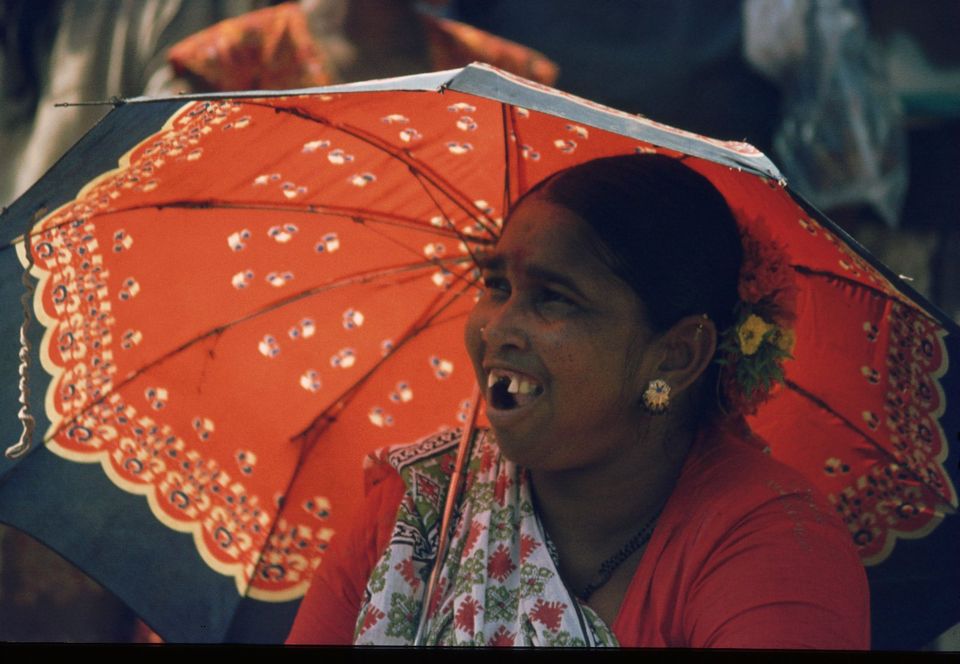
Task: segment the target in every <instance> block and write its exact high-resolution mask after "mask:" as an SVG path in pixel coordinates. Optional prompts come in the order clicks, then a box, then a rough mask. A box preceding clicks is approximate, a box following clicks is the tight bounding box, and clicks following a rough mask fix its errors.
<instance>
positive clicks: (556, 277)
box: [524, 265, 588, 299]
mask: <svg viewBox="0 0 960 664" xmlns="http://www.w3.org/2000/svg"><path fill="white" fill-rule="evenodd" d="M524 272H525V273H526V275H527V277H528V278H530V279H533V280H536V281H540V282H544V283H550V284H557V285H559V286H563V287H564V288H566V289H567V290H569V291H570V292H572V293H574V294H575V295H578V296H579V297H581V298H583V299H588V298H587V295H586V294H585V293H584V292H583V291H582V290H581V289H580V288H579V287H578V286H577V284H576V282H574V280H573V279H571V278H570V277H569V276H568V275H567V274H565V273H563V272H557V271H555V270H551V269H549V268H546V267H542V266H540V265H527V266H526V268H525V269H524Z"/></svg>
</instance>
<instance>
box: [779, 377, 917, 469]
mask: <svg viewBox="0 0 960 664" xmlns="http://www.w3.org/2000/svg"><path fill="white" fill-rule="evenodd" d="M784 384H785V385H786V386H787V387H788V388H789V389H791V390H793V391H794V392H795V393H797V394H798V395H800V396H801V397H803V398H805V399H807V400H808V401H810V402H811V403H813V404H814V405H815V406H817V407H818V408H820V409H821V410H824V411H826V412H827V413H829V414H830V415H832V416H834V417H836V418H837V419H838V420H839V421H840V423H841V424H843V425H844V426H845V427H846V428H848V429H850V430H851V431H853V432H854V433H856V434H857V435H859V436H860V437H861V438H863V439H864V440H866V441H867V442H868V443H870V444H871V445H873V446H874V447H875V448H876V449H878V450H880V451H881V452H883V454H885V455H886V456H888V457H889V458H891V459H893V460H894V461H895V462H896V463H897V464H898V465H900V466H901V467H903V468H905V469H906V470H907V471H908V472H909V473H910V474H911V475H913V478H914V480H915V481H917V482H918V483H920V484H924V485H926V482H924V480H923V478H922V477H920V475H918V474H917V473H916V471H914V470H913V469H912V468H910V467H909V466H908V465H905V464H903V463H902V462H901V461H900V460H899V459H897V457H896V456H895V455H894V454H892V453H891V452H890V451H889V450H887V449H885V448H884V447H883V446H882V445H880V444H879V443H877V442H876V441H875V440H874V439H873V438H871V437H870V436H868V435H867V434H866V433H864V432H863V431H861V430H860V429H859V428H858V427H857V426H856V425H855V424H854V423H853V422H851V421H850V420H848V419H847V418H846V417H844V416H843V415H841V414H840V413H839V412H837V411H836V410H834V409H833V408H831V407H830V405H829V404H827V402H825V401H824V400H823V399H821V398H820V397H818V396H816V395H815V394H813V393H811V392H808V391H807V390H805V389H804V388H802V387H800V386H799V385H797V384H796V383H795V382H793V381H792V380H789V379H786V380H784Z"/></svg>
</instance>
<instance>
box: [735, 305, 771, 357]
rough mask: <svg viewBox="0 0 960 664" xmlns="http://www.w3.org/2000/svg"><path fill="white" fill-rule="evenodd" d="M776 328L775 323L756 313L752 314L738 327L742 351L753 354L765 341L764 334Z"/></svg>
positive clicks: (745, 353)
mask: <svg viewBox="0 0 960 664" xmlns="http://www.w3.org/2000/svg"><path fill="white" fill-rule="evenodd" d="M773 328H774V326H773V325H771V324H770V323H768V322H767V321H765V320H763V319H762V318H760V316H758V315H756V314H750V315H749V316H748V317H747V320H745V321H743V323H742V324H741V325H740V327H739V328H737V338H738V339H739V341H740V351H741V352H742V353H743V354H744V355H753V354H754V353H756V352H757V350H758V349H759V348H760V344H761V343H763V335H765V334H766V333H767V332H769V331H770V330H772V329H773Z"/></svg>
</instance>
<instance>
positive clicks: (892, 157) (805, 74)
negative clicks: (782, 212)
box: [743, 0, 907, 227]
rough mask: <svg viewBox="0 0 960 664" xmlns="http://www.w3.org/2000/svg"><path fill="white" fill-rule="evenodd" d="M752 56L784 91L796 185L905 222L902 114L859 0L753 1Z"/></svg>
mask: <svg viewBox="0 0 960 664" xmlns="http://www.w3.org/2000/svg"><path fill="white" fill-rule="evenodd" d="M743 23H744V56H745V58H746V59H747V61H748V62H749V63H750V64H751V65H752V66H753V67H754V68H755V69H756V70H757V71H759V72H760V73H761V74H764V75H765V76H767V77H769V78H770V79H772V80H773V81H774V82H775V83H777V84H778V85H779V87H780V90H781V92H782V94H783V112H782V118H781V122H780V126H779V127H778V129H777V131H776V134H775V136H774V151H775V153H776V157H777V159H778V163H779V165H780V166H781V168H782V169H783V171H784V173H785V174H786V176H787V178H788V180H789V181H790V183H791V185H792V186H793V187H794V188H795V189H796V190H797V191H799V192H800V193H802V194H803V195H804V196H805V197H806V198H807V199H809V200H810V202H811V203H813V204H814V205H816V206H817V207H819V208H820V209H823V210H828V211H829V210H831V209H835V208H840V207H853V206H861V205H868V206H870V207H871V208H872V209H873V210H874V211H875V212H876V213H877V215H878V216H879V217H880V218H881V219H883V220H884V221H885V222H886V223H887V225H889V226H890V227H897V226H898V225H899V215H900V210H901V208H902V206H903V201H904V197H905V195H906V190H907V153H906V149H907V148H906V138H905V131H904V129H903V126H902V111H901V108H900V104H899V100H898V98H897V96H896V94H895V92H894V90H893V88H892V86H891V85H890V82H889V77H888V75H887V72H886V70H885V67H884V61H883V60H882V58H881V57H880V55H879V52H878V51H877V47H876V46H875V44H874V43H873V42H872V41H871V39H870V36H869V34H868V32H867V25H866V19H865V17H864V14H863V10H862V7H861V5H860V4H859V3H858V2H855V1H854V0H745V1H744V4H743Z"/></svg>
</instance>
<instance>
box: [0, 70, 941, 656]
mask: <svg viewBox="0 0 960 664" xmlns="http://www.w3.org/2000/svg"><path fill="white" fill-rule="evenodd" d="M638 151H639V152H659V153H662V154H666V155H670V156H674V157H676V158H682V159H684V160H685V161H686V163H687V164H689V165H690V166H691V167H693V168H695V169H696V170H698V171H700V172H701V173H703V174H704V175H705V176H707V177H708V178H709V179H710V180H711V181H712V182H713V183H714V184H715V185H716V186H717V187H718V188H719V189H720V191H721V192H722V193H723V194H724V195H725V197H726V198H727V200H728V202H729V203H730V205H731V207H732V209H733V210H734V212H735V214H736V216H737V217H738V221H739V223H740V224H741V225H742V226H744V227H745V228H748V229H753V230H756V231H757V232H758V233H761V234H762V235H763V236H766V237H770V238H771V239H773V240H775V241H776V242H778V243H780V244H782V245H783V246H784V247H785V249H786V251H787V253H788V255H789V257H790V264H791V267H792V269H793V271H794V273H795V275H794V276H795V279H796V281H797V284H798V287H799V293H798V322H797V326H796V335H797V339H796V346H795V350H794V357H795V360H794V361H791V362H788V363H787V366H786V379H787V380H786V383H785V386H784V387H783V389H780V390H779V391H778V392H777V393H776V394H775V396H774V397H773V398H772V399H771V400H770V401H769V402H767V403H766V404H765V405H763V406H762V407H761V409H760V410H759V412H758V413H757V414H756V416H754V417H752V418H751V420H750V423H751V425H752V426H753V427H754V429H755V430H756V431H757V432H758V433H760V434H761V435H763V436H764V437H765V438H766V439H767V440H769V441H770V444H771V447H772V454H773V456H774V457H776V458H779V459H781V460H783V461H784V462H786V463H788V464H790V465H793V466H795V467H797V468H799V469H800V470H801V471H803V472H804V473H805V474H806V475H807V476H808V477H810V479H811V480H812V481H813V482H815V483H816V484H817V485H818V486H820V487H821V488H822V489H823V491H824V492H825V493H826V494H827V495H828V496H829V498H830V500H831V501H832V502H833V503H834V504H835V505H836V506H837V510H838V512H839V514H840V516H841V518H842V519H844V521H845V522H846V523H847V525H848V526H849V528H850V531H851V536H852V537H853V538H854V541H855V542H856V544H857V546H858V547H859V549H860V552H861V555H862V558H863V560H864V563H865V564H866V565H868V573H869V575H870V578H871V583H872V593H873V602H874V624H875V632H876V634H875V642H876V643H877V645H886V646H888V647H889V646H900V647H912V646H918V645H922V644H923V643H925V642H926V641H928V640H929V639H930V638H933V637H934V636H936V635H937V634H938V633H939V632H940V631H942V630H943V629H944V628H946V627H948V626H949V625H951V624H953V623H954V622H957V621H958V620H960V599H958V598H957V594H956V592H953V591H951V588H952V589H953V590H954V591H955V589H956V587H957V571H956V569H955V565H954V564H953V562H952V561H953V558H954V556H955V553H956V551H957V543H958V530H960V529H958V528H957V526H956V518H955V517H952V516H947V515H948V514H951V513H952V512H953V511H954V510H955V508H956V506H957V494H956V490H955V487H956V485H957V480H958V478H957V474H958V468H957V464H956V461H955V458H953V457H950V455H949V452H950V440H949V437H948V436H951V435H954V434H955V432H956V431H957V430H958V428H960V417H958V415H960V413H958V408H957V406H956V404H955V403H954V402H952V401H948V397H949V395H955V394H957V393H958V390H957V383H958V376H960V371H958V370H957V369H955V368H952V369H951V367H950V363H949V358H950V356H951V355H953V356H954V357H956V356H957V353H958V350H960V349H958V343H960V342H958V339H960V333H958V329H957V327H956V325H954V324H953V323H952V322H951V321H949V320H948V319H947V318H946V317H945V316H943V315H942V314H940V313H938V312H937V311H936V310H935V309H934V308H933V307H932V306H930V305H929V304H928V303H926V302H925V301H924V300H923V299H922V298H921V297H920V296H918V295H917V294H916V293H914V292H913V291H912V290H911V289H910V288H909V287H908V286H905V285H904V284H903V283H902V282H901V281H900V280H899V279H898V278H897V277H896V276H895V275H893V274H891V273H890V272H889V270H887V269H886V268H885V267H883V266H882V265H880V264H879V263H877V262H876V261H875V260H874V259H872V258H871V257H870V256H869V255H868V254H867V253H866V252H865V251H864V250H863V249H862V248H861V247H860V246H859V245H857V244H856V242H854V241H853V240H852V239H851V238H849V237H848V236H846V234H844V233H843V231H841V230H840V229H838V228H837V227H836V226H835V225H834V224H832V223H831V222H830V221H829V220H827V219H826V218H824V217H823V216H822V215H820V214H819V213H817V212H816V211H815V210H813V209H811V208H810V207H809V206H808V205H806V204H805V203H804V202H803V201H802V199H800V198H799V197H797V196H796V195H795V194H793V193H792V192H791V191H790V190H789V188H788V187H787V186H786V183H785V182H784V181H783V178H782V177H781V176H780V174H779V172H778V171H777V169H776V167H775V166H773V164H771V163H770V162H769V161H768V160H767V159H766V158H765V157H764V156H763V155H762V154H760V153H759V152H757V151H756V150H755V149H753V148H752V147H751V146H749V145H746V144H743V143H729V142H721V141H715V140H711V139H707V138H703V137H699V136H695V135H692V134H689V133H686V132H683V131H680V130H677V129H673V128H670V127H666V126H664V125H660V124H658V123H655V122H652V121H650V120H647V119H644V118H639V117H636V116H632V115H628V114H625V113H621V112H618V111H615V110H613V109H609V108H605V107H601V106H598V105H596V104H593V103H591V102H588V101H585V100H582V99H577V98H574V97H571V96H568V95H565V94H563V93H561V92H558V91H556V90H553V89H550V88H546V87H543V86H539V85H536V84H534V83H531V82H529V81H526V80H524V79H520V78H517V77H514V76H511V75H508V74H506V73H504V72H501V71H498V70H496V69H493V68H491V67H488V66H484V65H471V66H469V67H466V68H464V69H462V70H454V71H449V72H439V73H434V74H425V75H422V76H414V77H404V78H400V79H392V80H385V81H373V82H369V83H360V84H348V85H342V86H333V87H327V88H318V89H311V90H298V91H283V92H277V93H267V92H253V93H237V94H224V95H207V96H194V97H181V98H176V99H161V100H150V99H134V100H129V101H128V102H126V103H123V104H121V105H119V106H118V107H117V108H115V109H114V110H113V111H112V112H111V113H110V114H109V115H108V116H107V117H106V118H105V119H104V121H103V122H101V123H100V124H99V125H97V126H96V127H95V128H94V129H93V130H92V131H91V132H90V133H89V134H88V135H87V136H86V137H85V138H84V139H83V140H82V141H81V142H80V143H79V144H78V145H77V146H76V147H75V148H74V149H73V150H72V151H71V152H69V153H68V154H67V155H66V156H65V157H64V158H63V159H62V160H61V161H60V162H59V163H58V164H57V165H56V166H55V167H54V168H53V169H52V170H51V171H50V173H48V174H47V175H46V176H45V177H44V178H43V179H42V180H41V181H40V182H38V183H37V184H36V185H35V186H34V187H33V188H32V189H31V190H30V191H29V192H28V193H27V194H26V195H24V197H22V198H21V199H20V200H18V201H17V202H16V203H15V204H14V205H13V206H11V208H10V209H8V210H6V211H5V212H4V213H3V216H2V217H0V233H2V235H0V275H2V280H0V301H2V303H3V304H2V306H3V311H4V315H3V317H2V325H3V326H4V327H3V336H2V339H3V341H2V342H0V343H2V344H3V352H4V353H5V355H4V359H3V361H4V363H5V364H6V365H7V366H13V365H15V364H16V355H17V352H18V349H19V345H18V344H17V339H18V336H17V335H18V332H17V330H18V328H19V326H20V318H19V314H20V308H19V306H18V304H17V298H18V297H19V290H20V289H19V280H20V276H21V274H22V272H23V271H24V270H25V269H26V270H28V271H29V274H30V279H29V281H30V282H31V285H35V288H36V293H35V296H34V297H33V298H32V301H30V302H29V303H28V306H27V307H26V308H27V310H28V313H29V314H30V315H31V317H32V318H33V319H34V323H33V324H32V326H31V328H30V329H29V330H28V333H27V338H28V340H31V341H32V345H31V350H30V352H29V353H28V354H29V356H30V359H31V362H30V367H29V369H27V370H26V373H27V375H28V378H29V379H30V382H31V385H32V387H33V398H32V399H31V400H30V401H31V405H32V409H33V412H34V413H35V415H36V416H37V418H38V423H37V427H36V437H37V443H38V444H36V445H35V446H34V448H33V449H32V450H31V451H30V452H29V453H28V454H25V455H21V456H20V457H19V458H17V459H10V460H5V461H3V462H2V464H0V519H2V520H3V521H5V522H7V523H10V524H12V525H14V526H16V527H18V528H21V529H23V530H25V531H27V532H29V533H31V534H33V535H34V536H36V537H38V538H39V539H40V540H42V541H44V542H45V543H47V544H48V545H50V546H51V547H53V548H54V549H56V550H58V551H59V552H61V553H62V554H63V555H64V556H65V557H67V558H68V559H70V560H72V561H73V562H75V563H76V564H77V565H78V566H80V567H81V568H82V569H84V570H85V571H87V572H88V573H89V574H90V575H91V576H93V577H94V578H96V579H97V580H99V581H100V582H101V583H103V584H104V585H105V586H107V587H108V588H109V589H111V590H112V591H113V592H115V593H116V594H117V595H118V596H120V597H121V598H122V599H123V600H124V601H126V602H127V603H128V604H129V605H130V606H131V607H132V608H133V609H134V610H135V611H136V612H137V613H139V614H140V615H141V616H142V617H143V618H144V620H145V621H146V622H147V623H148V624H149V625H151V627H153V628H154V629H155V630H157V631H158V632H159V633H160V635H161V636H163V637H164V638H166V639H168V640H171V641H181V642H201V641H224V640H227V641H277V640H281V639H282V638H283V637H284V636H285V634H286V631H287V629H288V628H289V625H290V623H291V621H292V618H293V615H294V613H295V611H296V607H297V605H298V602H299V598H301V597H302V596H303V594H304V592H305V590H306V588H307V586H308V585H309V580H310V576H311V574H312V572H313V571H314V570H315V569H316V568H317V567H318V566H319V565H322V564H323V552H324V549H325V548H326V546H327V545H328V543H329V542H330V540H331V538H332V537H334V536H335V534H336V533H337V531H338V530H341V529H343V528H345V527H346V526H347V525H348V524H349V523H350V521H351V517H352V515H353V514H354V511H355V510H356V508H357V507H358V505H359V502H360V500H361V496H362V493H363V491H362V486H361V472H360V468H361V463H362V460H363V459H364V457H365V455H366V454H367V453H368V452H369V451H370V450H372V449H375V448H377V447H380V446H383V445H387V444H393V443H397V442H403V441H413V440H415V439H417V438H419V437H421V436H424V435H427V434H430V433H432V432H435V431H436V430H437V429H439V428H442V427H453V426H458V425H460V424H463V423H464V422H467V421H468V420H469V419H470V418H471V417H472V413H473V412H474V409H475V408H477V407H478V403H477V401H478V399H477V397H476V394H475V392H474V391H473V390H474V388H473V375H472V371H471V370H470V368H469V361H468V359H467V356H466V353H465V351H464V350H463V348H462V345H463V344H462V325H463V322H464V319H465V316H466V314H467V312H468V311H469V310H470V308H471V307H472V304H473V301H474V294H475V289H474V282H475V279H476V273H475V269H474V264H473V261H472V254H473V251H474V250H475V249H476V248H477V247H480V246H483V245H487V244H490V243H492V242H494V241H495V239H496V237H497V235H498V233H499V228H500V226H501V224H502V219H503V218H504V217H505V216H506V215H507V214H508V213H509V211H510V209H511V207H512V206H513V205H514V204H515V202H516V201H517V199H518V197H519V196H521V195H522V194H523V192H525V191H527V190H528V189H530V188H531V187H532V186H533V185H535V184H536V183H537V182H539V181H541V180H542V179H544V178H545V177H547V176H549V175H550V174H552V173H555V172H557V171H558V170H561V169H563V168H566V167H568V166H572V165H575V164H577V163H581V162H584V161H587V160H589V159H593V158H596V157H602V156H609V155H615V154H629V153H635V152H638ZM690 259H691V260H696V257H693V256H692V257H690ZM0 399H2V401H0V403H2V404H3V406H4V408H5V412H7V413H8V416H7V417H6V419H4V420H3V423H2V426H3V429H2V430H3V432H4V433H5V434H6V436H7V438H8V439H9V440H11V442H12V441H13V440H15V439H16V437H17V435H19V423H18V420H17V419H16V417H15V416H14V413H16V412H17V399H18V391H17V389H16V385H15V383H14V381H12V380H11V381H8V384H6V385H4V386H3V391H2V392H0ZM481 416H482V415H481ZM385 516H386V515H385ZM912 597H916V598H922V600H923V603H924V606H923V608H922V610H921V609H920V608H918V607H917V606H915V605H913V604H911V602H912V601H914V600H912V599H911V598H912ZM885 639H886V640H888V641H889V643H887V641H885Z"/></svg>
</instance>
